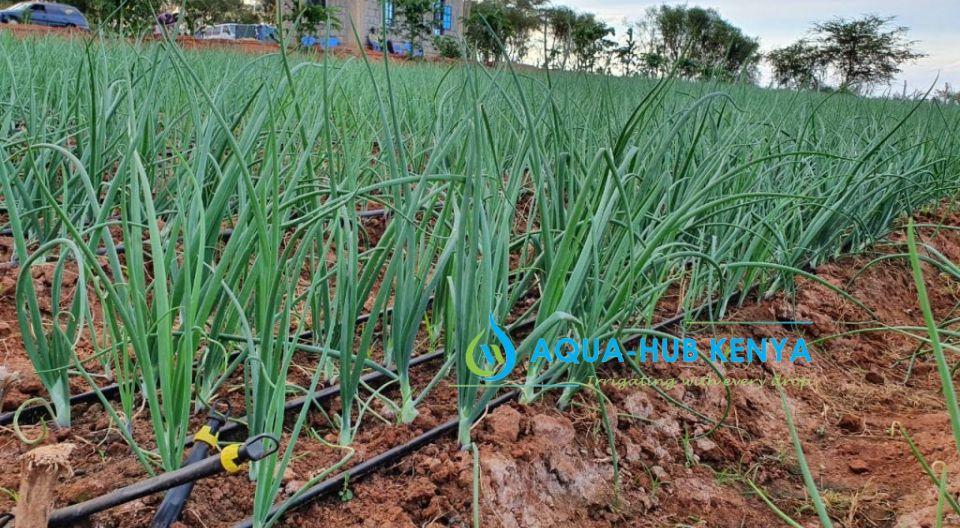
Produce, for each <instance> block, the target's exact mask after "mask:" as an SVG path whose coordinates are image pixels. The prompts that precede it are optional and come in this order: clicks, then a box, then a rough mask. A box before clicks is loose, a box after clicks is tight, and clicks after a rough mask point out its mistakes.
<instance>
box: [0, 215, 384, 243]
mask: <svg viewBox="0 0 960 528" xmlns="http://www.w3.org/2000/svg"><path fill="white" fill-rule="evenodd" d="M358 212H359V216H360V218H382V217H386V216H390V213H391V210H390V209H370V210H369V211H358ZM115 220H116V218H115ZM226 231H230V232H232V231H233V230H232V229H228V230H226ZM220 234H221V236H222V235H223V232H221V233H220ZM12 236H13V228H12V227H6V228H3V229H0V237H12ZM228 236H229V235H228Z"/></svg>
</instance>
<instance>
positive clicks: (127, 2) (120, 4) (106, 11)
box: [65, 0, 158, 34]
mask: <svg viewBox="0 0 960 528" xmlns="http://www.w3.org/2000/svg"><path fill="white" fill-rule="evenodd" d="M65 3H67V4H70V5H72V6H74V7H76V8H77V9H79V10H80V11H82V12H83V13H84V15H85V16H86V17H87V20H88V21H90V22H91V23H93V24H94V25H95V26H99V27H104V28H110V29H112V30H113V31H116V32H118V33H124V34H140V33H143V32H146V31H149V30H150V29H151V28H152V27H153V26H154V24H155V22H156V15H157V14H158V13H157V12H156V11H155V9H154V5H155V4H154V2H151V1H149V0H68V1H66V2H65Z"/></svg>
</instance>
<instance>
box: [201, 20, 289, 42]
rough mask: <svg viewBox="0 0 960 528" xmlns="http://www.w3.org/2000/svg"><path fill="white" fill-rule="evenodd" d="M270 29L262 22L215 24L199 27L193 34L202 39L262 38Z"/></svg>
mask: <svg viewBox="0 0 960 528" xmlns="http://www.w3.org/2000/svg"><path fill="white" fill-rule="evenodd" d="M270 30H272V28H270V26H265V25H262V24H217V25H215V26H207V27H204V28H202V29H200V31H197V33H196V35H194V36H195V37H196V38H198V39H204V40H247V39H250V40H264V35H266V34H267V31H270ZM270 32H271V33H272V31H270Z"/></svg>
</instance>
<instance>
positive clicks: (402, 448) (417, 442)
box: [233, 292, 743, 528]
mask: <svg viewBox="0 0 960 528" xmlns="http://www.w3.org/2000/svg"><path fill="white" fill-rule="evenodd" d="M740 298H743V294H741V293H740V292H736V293H733V294H732V295H730V296H728V297H726V298H725V299H714V300H711V301H707V302H705V303H704V304H702V305H700V306H698V307H697V308H694V309H692V310H685V311H683V312H682V313H679V314H677V315H674V316H673V317H670V318H668V319H665V320H663V321H661V322H659V323H657V324H654V325H652V326H651V329H652V330H657V331H663V330H666V329H667V328H670V327H672V326H675V325H677V324H678V323H681V322H683V321H684V320H685V319H686V318H688V317H691V316H694V315H696V314H698V313H700V312H702V311H704V310H708V309H710V308H711V307H712V306H714V305H715V304H717V303H719V302H722V301H727V302H729V301H736V300H737V299H740ZM640 337H642V334H641V335H637V336H634V337H633V338H630V339H628V340H626V341H624V343H627V342H630V341H632V340H636V339H639V338H640ZM519 394H520V393H519V391H515V390H514V391H510V392H508V393H506V394H504V395H503V396H500V397H498V398H496V399H494V400H491V401H490V402H489V403H488V404H487V407H486V410H487V412H489V411H492V410H493V409H495V408H497V407H499V406H501V405H503V404H505V403H507V402H509V401H512V400H514V399H516V398H517V396H518V395H519ZM459 423H460V420H459V419H458V418H453V419H451V420H449V421H447V422H445V423H443V424H441V425H439V426H437V427H434V428H433V429H430V430H429V431H427V432H425V433H423V434H421V435H420V436H417V437H416V438H414V439H412V440H410V441H408V442H406V443H404V444H401V445H399V446H396V447H393V448H391V449H388V450H387V451H384V452H383V453H381V454H379V455H377V456H375V457H373V458H370V459H368V460H365V461H363V462H361V463H359V464H357V465H356V466H354V467H352V468H350V469H348V470H345V471H343V472H341V473H340V474H338V475H337V476H335V477H331V478H329V479H327V480H325V481H323V482H321V483H319V484H317V485H315V486H313V487H311V488H309V489H308V490H306V491H305V492H303V493H302V494H300V495H299V496H296V497H295V498H294V499H292V500H289V501H287V502H285V503H281V504H279V505H276V506H274V507H273V508H271V509H270V512H269V513H268V519H269V521H271V522H272V521H277V520H279V518H281V517H283V516H284V515H286V513H287V512H288V511H290V510H292V509H295V508H297V507H300V506H303V505H304V504H307V503H308V502H311V501H314V500H317V499H321V498H323V497H325V496H327V495H330V494H331V493H335V492H337V491H340V490H342V489H343V485H344V482H355V481H357V480H359V479H361V478H363V477H366V476H368V475H370V474H371V473H374V472H376V471H378V470H379V469H381V468H384V467H387V466H389V465H391V464H393V463H395V462H398V461H400V460H401V459H403V458H404V457H406V456H407V455H409V454H411V453H413V452H414V451H417V450H419V449H420V448H422V447H424V446H426V445H428V444H432V443H433V442H435V441H437V440H439V439H440V438H442V437H444V436H446V435H447V434H449V433H452V432H453V431H455V430H456V429H457V427H458V426H459ZM253 525H254V520H253V518H248V519H246V520H243V521H241V522H239V523H237V524H235V525H234V526H233V528H253Z"/></svg>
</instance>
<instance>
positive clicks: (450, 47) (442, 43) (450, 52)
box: [433, 35, 463, 59]
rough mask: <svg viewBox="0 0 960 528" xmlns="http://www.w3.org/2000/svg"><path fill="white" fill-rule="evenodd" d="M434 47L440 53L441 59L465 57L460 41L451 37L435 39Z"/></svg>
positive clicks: (443, 36) (444, 36)
mask: <svg viewBox="0 0 960 528" xmlns="http://www.w3.org/2000/svg"><path fill="white" fill-rule="evenodd" d="M433 47H434V48H436V49H437V53H439V54H440V56H441V57H445V58H448V59H459V58H460V57H462V56H463V54H462V44H461V43H460V39H458V38H456V37H451V36H450V35H441V36H437V37H433Z"/></svg>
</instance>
